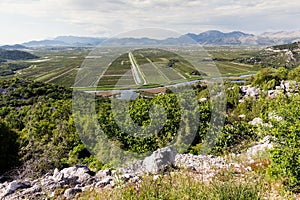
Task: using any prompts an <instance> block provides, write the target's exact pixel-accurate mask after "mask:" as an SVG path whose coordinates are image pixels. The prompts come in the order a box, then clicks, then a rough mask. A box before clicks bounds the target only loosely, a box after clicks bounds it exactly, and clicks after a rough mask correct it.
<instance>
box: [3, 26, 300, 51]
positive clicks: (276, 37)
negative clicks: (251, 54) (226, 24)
mask: <svg viewBox="0 0 300 200" xmlns="http://www.w3.org/2000/svg"><path fill="white" fill-rule="evenodd" d="M107 39H108V38H96V37H76V36H59V37H56V38H54V39H52V40H41V41H30V42H26V43H23V44H21V45H6V46H2V47H0V48H3V49H26V48H35V47H94V46H97V45H99V44H105V42H107V43H109V44H110V45H159V44H169V45H178V44H181V45H182V44H191V43H199V44H201V45H252V46H272V45H281V44H289V43H293V42H297V41H300V31H292V32H285V31H281V32H274V33H273V32H266V33H263V34H260V35H253V34H248V33H243V32H240V31H233V32H229V33H223V32H221V31H217V30H211V31H206V32H203V33H200V34H194V33H188V34H185V35H182V36H181V37H179V38H167V39H164V40H157V39H151V38H112V39H109V41H106V40H107Z"/></svg>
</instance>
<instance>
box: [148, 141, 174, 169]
mask: <svg viewBox="0 0 300 200" xmlns="http://www.w3.org/2000/svg"><path fill="white" fill-rule="evenodd" d="M176 154H177V153H176V150H175V149H174V147H173V146H168V147H165V148H162V149H158V150H157V151H154V152H153V153H152V154H151V155H150V156H148V157H146V158H145V159H144V161H143V165H142V167H143V170H144V171H145V172H147V173H157V172H159V171H160V170H161V169H163V168H164V167H166V166H167V165H170V164H174V162H175V156H176Z"/></svg>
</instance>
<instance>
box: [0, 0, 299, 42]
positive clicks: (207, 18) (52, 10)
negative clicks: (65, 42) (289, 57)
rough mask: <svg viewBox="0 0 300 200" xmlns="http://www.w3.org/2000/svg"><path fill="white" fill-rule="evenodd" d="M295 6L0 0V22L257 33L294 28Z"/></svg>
mask: <svg viewBox="0 0 300 200" xmlns="http://www.w3.org/2000/svg"><path fill="white" fill-rule="evenodd" d="M299 10H300V2H299V1H298V0H290V1H287V2H283V1H279V0H248V1H244V0H227V1H225V2H224V1H223V0H211V1H203V0H172V1H171V0H132V1H125V0H111V1H103V0H89V1H86V0H26V1H25V0H10V1H9V0H2V1H0V22H1V17H2V16H5V15H14V14H16V15H19V16H27V17H28V18H31V19H32V20H33V21H34V20H35V19H36V20H37V21H39V20H42V21H44V22H45V23H49V24H50V25H51V26H50V25H49V29H50V28H51V32H54V30H56V31H57V34H60V33H61V31H60V27H61V26H60V25H62V24H65V27H66V28H69V29H70V31H69V35H71V34H74V33H73V32H72V31H74V30H76V34H82V35H98V36H101V35H106V36H107V35H112V34H117V33H119V32H123V31H127V30H132V29H136V28H143V27H161V28H169V29H175V30H177V31H180V32H182V33H186V32H200V31H203V30H206V29H221V30H233V29H240V30H242V31H243V30H244V31H250V32H263V30H264V29H268V30H277V29H278V30H279V29H283V30H284V29H298V27H299V25H298V24H299ZM24 19H26V17H25V18H24ZM12 20H13V19H12ZM18 20H20V21H14V22H13V23H12V24H14V26H16V27H15V28H16V29H17V26H18V23H24V21H22V19H21V17H19V18H18ZM56 24H57V26H56ZM58 24H60V25H58ZM6 26H8V27H4V30H6V29H10V27H9V23H6ZM11 26H13V25H11ZM37 28H38V27H37ZM32 31H36V32H40V31H38V30H32ZM45 31H46V29H45ZM66 31H67V30H65V31H63V33H65V32H66ZM0 34H1V33H0Z"/></svg>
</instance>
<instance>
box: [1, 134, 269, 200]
mask: <svg viewBox="0 0 300 200" xmlns="http://www.w3.org/2000/svg"><path fill="white" fill-rule="evenodd" d="M271 147H272V144H271V138H265V139H264V140H262V141H261V142H259V143H258V144H256V145H255V146H253V147H251V148H249V149H248V151H247V152H246V155H247V156H246V157H249V159H252V156H253V155H256V154H257V153H259V152H263V151H265V150H266V149H269V148H271ZM236 156H239V155H236ZM170 164H172V165H173V166H175V167H179V168H185V169H187V170H192V171H194V172H195V178H201V180H203V181H210V180H212V179H213V178H214V177H215V176H216V174H217V173H218V172H219V171H220V170H224V169H225V170H227V169H231V170H233V172H234V173H242V172H244V171H249V170H251V168H249V167H245V166H243V165H242V164H239V163H234V162H228V160H226V159H225V158H222V157H216V156H211V155H192V154H176V151H175V150H174V148H173V147H172V146H169V147H165V148H162V149H159V150H157V151H155V152H153V153H152V154H151V155H150V156H148V157H146V158H145V159H144V160H140V161H136V162H134V163H132V164H131V165H128V166H127V167H125V168H122V169H119V170H118V171H116V170H114V171H111V170H109V169H107V170H100V171H98V172H97V173H93V172H92V171H91V170H90V169H89V168H88V167H86V166H84V165H77V166H74V167H69V168H65V169H62V170H58V169H55V170H54V172H53V174H46V175H44V176H43V177H41V178H39V179H37V180H14V181H10V182H9V181H6V182H4V183H1V184H0V199H1V200H7V199H14V200H15V199H47V198H48V199H49V198H50V199H55V198H56V197H58V196H60V197H64V198H65V199H74V198H75V197H76V196H77V195H79V194H80V193H82V192H84V191H90V190H92V189H94V188H113V187H115V186H116V185H119V184H127V183H138V184H140V183H141V181H142V179H141V176H142V175H143V174H144V173H153V174H157V175H154V178H155V177H157V176H160V174H161V173H160V171H161V170H162V169H165V167H166V166H168V165H170Z"/></svg>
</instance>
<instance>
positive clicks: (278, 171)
mask: <svg viewBox="0 0 300 200" xmlns="http://www.w3.org/2000/svg"><path fill="white" fill-rule="evenodd" d="M270 112H272V113H276V115H278V116H280V117H281V118H282V119H281V120H278V121H276V120H274V119H273V120H271V121H272V124H273V128H271V129H270V133H271V134H272V135H273V136H275V137H276V138H277V140H276V146H275V148H274V149H273V150H271V159H272V164H271V165H270V166H269V168H268V173H269V175H270V176H271V177H272V178H274V179H275V180H281V181H282V182H283V184H284V185H285V186H286V187H287V188H288V189H289V190H291V191H297V192H299V191H300V121H299V119H300V96H292V97H285V96H282V97H280V98H278V99H276V101H273V104H272V105H270Z"/></svg>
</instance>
